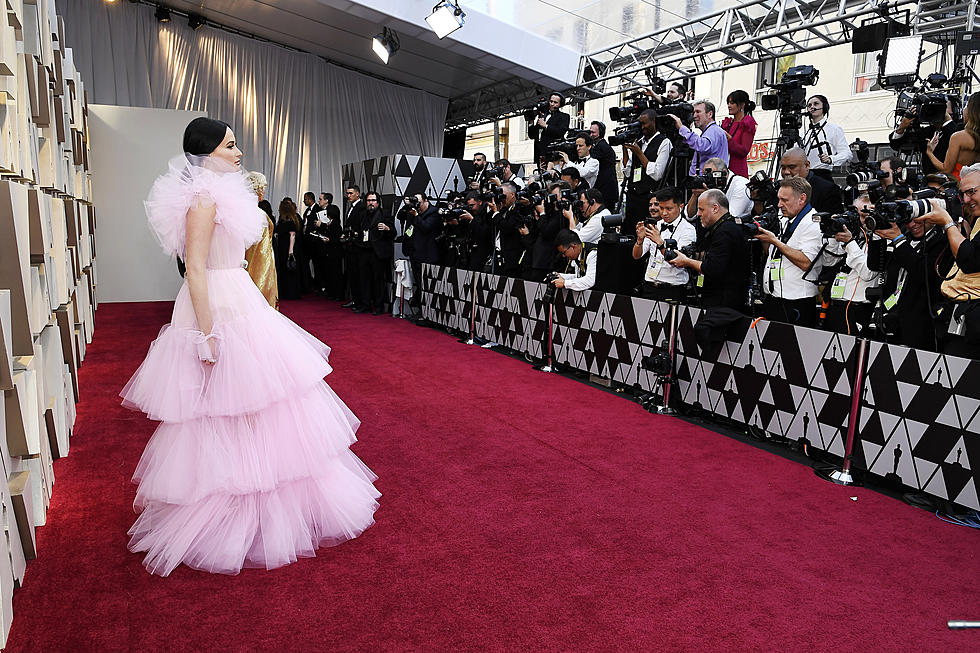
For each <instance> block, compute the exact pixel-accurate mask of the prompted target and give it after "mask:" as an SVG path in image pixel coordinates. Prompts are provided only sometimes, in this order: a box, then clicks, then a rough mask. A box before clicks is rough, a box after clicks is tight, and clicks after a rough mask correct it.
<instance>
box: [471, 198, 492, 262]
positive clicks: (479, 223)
mask: <svg viewBox="0 0 980 653" xmlns="http://www.w3.org/2000/svg"><path fill="white" fill-rule="evenodd" d="M491 218H492V216H491V215H490V210H489V209H488V208H487V205H486V204H484V205H483V206H481V207H480V210H479V211H477V212H476V213H474V214H473V221H472V222H470V255H469V266H468V267H469V269H470V270H476V271H477V272H483V269H484V267H485V266H486V263H487V260H488V259H489V258H490V255H491V254H493V223H492V221H491Z"/></svg>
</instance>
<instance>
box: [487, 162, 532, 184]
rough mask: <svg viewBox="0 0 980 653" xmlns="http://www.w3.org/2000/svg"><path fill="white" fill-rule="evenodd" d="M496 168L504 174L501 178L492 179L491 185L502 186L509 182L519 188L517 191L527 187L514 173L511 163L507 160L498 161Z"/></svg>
mask: <svg viewBox="0 0 980 653" xmlns="http://www.w3.org/2000/svg"><path fill="white" fill-rule="evenodd" d="M496 167H498V168H500V169H501V170H502V171H503V172H501V174H500V177H499V178H498V177H491V178H490V183H491V184H492V185H493V186H501V185H503V184H504V183H505V182H508V181H509V182H512V183H513V184H514V185H515V186H517V190H520V189H522V188H524V186H525V184H524V180H523V179H521V178H520V177H518V176H517V175H515V174H514V171H513V170H511V167H510V161H508V160H507V159H500V160H499V161H497V165H496Z"/></svg>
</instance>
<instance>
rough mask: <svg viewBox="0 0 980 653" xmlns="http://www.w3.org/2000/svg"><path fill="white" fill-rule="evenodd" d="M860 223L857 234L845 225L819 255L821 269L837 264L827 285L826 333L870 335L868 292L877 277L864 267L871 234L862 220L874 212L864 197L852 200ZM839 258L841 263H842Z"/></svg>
mask: <svg viewBox="0 0 980 653" xmlns="http://www.w3.org/2000/svg"><path fill="white" fill-rule="evenodd" d="M853 208H854V209H855V210H856V212H857V215H858V216H859V217H858V219H859V220H860V223H861V227H862V229H861V231H860V232H859V233H854V234H852V233H851V230H850V229H848V227H847V226H845V225H840V231H838V232H837V233H836V234H834V236H833V241H831V242H830V243H829V245H828V246H827V248H826V249H825V250H824V254H823V265H824V267H825V268H827V267H832V266H834V265H837V264H838V263H841V266H840V268H839V269H838V270H837V274H836V275H835V276H834V280H833V282H831V283H830V284H829V286H828V288H829V293H830V305H829V306H828V307H827V317H826V319H825V320H824V323H823V328H824V329H827V330H828V331H836V332H838V333H847V334H849V335H852V336H864V337H867V336H868V334H869V333H870V331H869V329H870V325H871V318H872V313H873V311H874V303H873V302H872V301H871V300H870V299H869V298H868V290H869V289H873V288H876V287H877V286H878V282H879V280H880V279H881V275H880V274H879V273H878V272H876V271H874V270H871V269H870V268H869V267H868V246H869V244H870V242H871V234H870V233H869V232H867V230H866V229H865V220H866V219H867V217H868V215H869V214H870V213H871V212H873V211H874V208H875V207H874V204H872V203H871V198H870V197H868V195H862V196H861V197H859V198H857V199H856V200H854V204H853ZM842 259H843V260H842Z"/></svg>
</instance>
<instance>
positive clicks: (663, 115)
mask: <svg viewBox="0 0 980 653" xmlns="http://www.w3.org/2000/svg"><path fill="white" fill-rule="evenodd" d="M816 74H818V73H816V71H814V70H813V69H812V67H809V66H799V67H796V68H791V69H790V71H788V73H787V74H786V75H785V76H784V78H783V82H782V83H780V84H773V85H771V86H772V87H773V93H771V94H769V95H766V96H764V97H763V108H764V109H770V110H778V111H779V112H780V114H779V121H778V124H779V130H780V132H779V137H778V139H777V141H776V146H777V147H776V152H777V156H776V158H775V160H774V161H773V164H772V166H771V167H770V170H769V171H757V172H755V174H753V175H751V176H749V169H748V165H747V162H746V157H747V155H748V153H749V150H750V149H751V146H752V143H753V142H754V140H755V132H756V123H755V120H754V119H753V118H752V112H753V110H754V109H755V103H754V102H752V101H751V100H750V99H749V96H748V94H747V93H745V92H744V91H740V90H739V91H734V92H732V93H730V94H729V95H728V96H727V98H726V100H727V112H728V114H729V117H728V118H726V119H725V120H724V121H722V122H721V123H720V124H719V122H718V120H717V116H716V113H717V107H716V106H715V105H714V104H713V103H712V102H710V101H707V100H703V101H697V102H688V100H687V90H686V89H685V88H684V87H683V86H682V85H681V84H679V83H674V84H671V85H669V86H665V87H663V88H659V89H653V90H648V91H644V92H641V93H638V94H636V95H633V96H630V97H629V100H630V104H628V105H627V106H624V107H617V108H614V109H612V110H611V111H610V118H611V119H612V120H613V121H615V122H617V123H620V126H618V127H617V128H615V129H614V130H613V131H612V133H607V131H608V130H607V127H606V125H605V124H604V123H602V122H599V121H595V122H592V123H591V125H589V126H588V128H587V129H582V130H569V116H568V114H567V113H564V112H563V111H562V110H561V108H562V105H563V103H564V98H563V97H562V95H561V94H559V93H554V94H552V95H551V96H550V97H549V98H547V99H546V100H542V102H541V103H539V104H538V105H537V106H536V107H534V108H533V109H532V110H531V111H529V112H528V113H527V115H526V117H527V120H528V126H529V135H530V136H531V137H532V138H533V139H534V152H535V163H534V164H533V165H532V166H531V167H530V168H526V171H528V172H529V174H528V175H526V176H525V177H520V176H518V175H516V174H515V172H514V167H513V166H512V165H511V163H510V162H509V161H507V160H503V159H502V160H499V161H496V162H490V161H488V160H487V157H486V156H485V155H484V154H482V153H478V154H476V155H474V157H473V175H472V176H471V177H470V178H469V179H468V180H467V187H466V189H465V192H463V193H459V194H454V195H452V196H450V197H449V198H446V199H443V198H440V199H435V198H427V197H425V196H423V195H416V196H414V197H409V198H405V201H404V203H403V205H402V206H401V208H400V209H399V210H398V211H397V213H396V215H395V216H394V218H395V220H396V221H397V222H399V223H400V227H401V228H400V230H399V231H400V232H401V233H402V234H403V235H402V236H400V237H399V240H400V241H402V242H403V246H404V252H405V254H406V255H407V256H408V257H409V259H410V261H411V264H412V268H413V271H414V273H415V276H416V278H418V277H419V276H420V274H421V266H422V264H423V263H434V264H442V265H450V266H455V267H460V268H466V269H472V270H478V271H488V272H492V273H495V274H500V275H507V276H514V277H521V278H524V279H528V280H533V281H539V282H545V283H548V284H549V285H550V286H551V290H550V291H549V297H546V299H548V298H550V297H552V296H553V293H554V292H555V290H556V289H558V288H565V289H566V290H568V291H578V290H584V289H588V288H592V287H599V288H601V289H603V290H613V291H616V292H623V291H624V289H623V288H616V289H610V288H608V287H603V284H602V283H600V280H601V279H602V278H603V276H604V275H603V270H604V268H606V267H607V266H608V267H609V269H612V268H613V267H615V268H617V269H621V270H626V271H627V272H628V274H630V275H632V276H631V278H630V280H629V283H628V284H627V285H628V287H629V288H628V289H629V291H631V292H634V293H635V294H637V295H639V296H642V297H646V298H651V299H658V300H666V301H677V302H683V303H691V304H696V305H700V306H701V307H703V308H704V309H706V310H705V311H703V312H702V319H701V320H700V321H699V324H698V325H697V329H698V333H699V337H700V338H702V339H703V341H705V342H717V341H720V339H721V338H723V337H724V334H725V332H726V329H727V328H728V327H729V326H730V325H732V324H733V323H735V322H737V321H739V320H743V319H745V318H746V317H758V316H761V317H765V318H767V319H770V320H778V321H782V322H789V323H792V324H795V325H799V326H804V327H822V328H825V329H831V330H835V331H839V332H842V333H849V334H852V335H857V336H861V337H866V338H873V339H880V340H886V341H889V342H895V343H900V344H904V345H907V346H910V347H916V348H921V349H927V350H932V351H946V352H950V353H955V354H958V355H965V356H971V357H980V309H977V306H978V304H980V253H978V250H977V247H978V246H980V231H978V228H976V227H975V225H976V224H977V223H976V222H975V217H976V216H978V215H980V206H978V203H977V199H976V194H977V192H978V188H980V165H972V164H975V163H976V162H977V161H980V133H978V130H980V94H978V95H974V96H973V97H971V98H970V101H969V102H968V103H967V104H966V107H965V109H964V110H963V112H962V113H963V115H962V116H960V115H959V114H960V111H959V105H958V102H957V101H956V96H955V94H953V93H939V92H926V91H923V92H921V93H917V94H913V95H911V96H909V97H908V98H906V100H905V102H906V104H905V106H904V107H901V108H900V112H899V113H900V116H901V120H900V121H898V123H897V124H896V129H895V131H894V133H893V134H892V135H891V138H890V143H891V147H892V149H893V150H894V151H895V153H896V154H894V155H892V156H888V157H886V158H883V159H882V160H881V161H880V162H874V161H870V160H869V149H868V146H867V144H866V143H864V142H863V141H861V140H860V139H858V140H856V141H854V143H852V144H848V143H847V140H846V139H845V136H844V131H843V130H842V129H841V128H840V127H839V126H838V125H835V124H833V123H831V122H829V120H828V118H829V114H830V103H829V101H828V100H827V98H826V97H824V96H822V95H819V94H813V95H809V96H808V94H807V92H806V88H805V87H806V86H807V85H808V84H813V83H814V82H815V81H816ZM617 148H618V149H620V155H621V160H622V178H621V181H620V177H619V175H618V174H617V173H618V169H617V161H618V157H617V153H616V149H617ZM835 172H836V173H837V175H838V176H837V177H836V178H835V176H834V173H835ZM624 261H625V263H624ZM367 273H368V271H367V268H365V274H367ZM415 301H416V303H417V302H418V295H416V298H415Z"/></svg>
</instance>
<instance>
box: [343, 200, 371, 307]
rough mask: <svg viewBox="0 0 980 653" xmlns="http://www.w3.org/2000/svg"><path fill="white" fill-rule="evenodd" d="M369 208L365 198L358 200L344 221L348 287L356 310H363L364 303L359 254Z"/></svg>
mask: <svg viewBox="0 0 980 653" xmlns="http://www.w3.org/2000/svg"><path fill="white" fill-rule="evenodd" d="M366 212H367V206H366V205H365V204H364V199H363V198H358V200H357V202H355V203H354V204H353V205H351V206H350V208H348V209H347V216H346V218H345V219H344V235H345V236H346V237H347V238H346V241H347V256H346V259H347V286H348V290H349V291H350V298H351V301H352V302H354V306H355V307H356V308H363V306H364V301H363V298H362V297H361V292H360V291H361V281H360V279H359V278H358V275H359V272H360V270H359V265H358V259H357V257H358V252H359V251H360V249H361V248H362V242H363V240H364V235H363V228H364V227H363V225H364V214H365V213H366Z"/></svg>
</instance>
